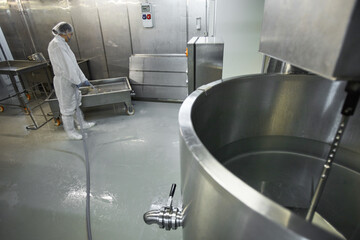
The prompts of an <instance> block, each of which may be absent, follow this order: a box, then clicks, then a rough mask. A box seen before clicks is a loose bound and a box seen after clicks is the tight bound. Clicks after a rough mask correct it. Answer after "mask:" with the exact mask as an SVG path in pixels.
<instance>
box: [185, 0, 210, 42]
mask: <svg viewBox="0 0 360 240" xmlns="http://www.w3.org/2000/svg"><path fill="white" fill-rule="evenodd" d="M187 2H188V3H187V12H188V33H187V35H188V39H187V41H189V40H190V39H191V38H192V37H204V36H207V29H206V28H207V27H206V11H207V9H206V5H207V0H188V1H187ZM199 18H200V29H197V28H196V21H197V19H199Z"/></svg>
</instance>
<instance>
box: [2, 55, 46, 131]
mask: <svg viewBox="0 0 360 240" xmlns="http://www.w3.org/2000/svg"><path fill="white" fill-rule="evenodd" d="M38 69H44V71H45V73H46V76H47V84H48V86H49V88H50V89H51V82H50V74H49V71H48V63H47V62H33V61H26V60H10V61H3V62H0V74H4V75H8V76H9V77H10V80H11V84H12V86H13V88H14V92H15V93H14V94H10V95H9V96H8V97H6V98H3V99H0V102H3V101H5V100H8V99H10V98H13V97H17V99H18V101H19V105H16V104H8V103H1V104H0V112H3V111H4V106H16V107H20V108H22V109H23V110H24V112H25V113H27V114H29V116H30V118H31V120H32V122H33V124H32V125H29V126H27V127H26V128H27V129H32V130H36V129H39V128H40V127H42V126H43V125H45V124H46V123H47V122H48V121H50V120H51V118H50V119H48V118H47V117H46V114H45V113H44V111H43V109H42V104H43V103H44V102H43V101H40V103H39V101H37V103H35V106H31V107H30V104H29V103H30V102H29V101H30V99H31V95H30V94H29V93H31V92H33V89H34V87H36V86H34V85H33V86H27V87H26V86H25V84H24V80H23V78H22V75H23V74H24V73H28V72H32V71H35V70H38ZM16 76H17V77H18V79H19V82H20V85H21V88H22V89H21V90H20V89H19V87H18V85H17V81H16V78H15V77H16ZM36 85H42V88H43V89H44V91H45V94H46V95H48V94H47V92H46V88H45V87H44V85H43V83H37V84H36ZM33 96H34V98H35V100H38V99H37V97H36V94H33ZM26 100H27V101H26ZM38 107H39V108H40V110H41V113H42V116H43V117H44V122H43V123H41V124H38V123H37V122H36V120H35V117H34V115H33V112H32V111H33V110H34V109H35V108H38Z"/></svg>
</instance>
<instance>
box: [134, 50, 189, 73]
mask: <svg viewBox="0 0 360 240" xmlns="http://www.w3.org/2000/svg"><path fill="white" fill-rule="evenodd" d="M130 70H131V71H163V72H165V71H166V72H186V71H187V58H186V56H185V54H164V55H154V54H136V55H133V56H131V57H130Z"/></svg>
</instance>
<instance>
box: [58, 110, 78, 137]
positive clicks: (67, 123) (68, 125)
mask: <svg viewBox="0 0 360 240" xmlns="http://www.w3.org/2000/svg"><path fill="white" fill-rule="evenodd" d="M62 120H63V125H64V130H65V132H66V134H67V135H68V137H69V138H70V139H74V140H81V139H82V136H81V134H80V133H78V132H77V131H76V130H75V127H74V116H64V115H63V116H62Z"/></svg>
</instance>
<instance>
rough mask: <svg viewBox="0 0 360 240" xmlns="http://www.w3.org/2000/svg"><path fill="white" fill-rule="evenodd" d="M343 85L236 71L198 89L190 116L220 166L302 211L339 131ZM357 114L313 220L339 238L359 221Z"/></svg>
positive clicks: (352, 230) (352, 231) (349, 234)
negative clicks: (238, 74)
mask: <svg viewBox="0 0 360 240" xmlns="http://www.w3.org/2000/svg"><path fill="white" fill-rule="evenodd" d="M343 89H344V83H338V82H336V83H334V82H331V81H329V80H326V79H322V78H320V77H316V76H303V75H298V76H287V77H284V76H281V75H272V76H264V75H258V76H249V77H243V78H241V79H236V78H233V79H230V80H227V81H224V82H223V83H221V84H219V85H216V86H215V87H213V88H211V89H209V90H208V91H207V93H206V94H202V95H200V96H199V97H198V99H196V101H195V103H194V106H193V109H192V112H191V117H192V120H193V125H194V129H195V131H196V133H197V135H198V137H199V138H200V140H201V142H202V143H203V144H204V146H205V147H206V148H207V149H208V150H209V152H210V153H211V154H212V155H213V156H214V157H215V158H216V159H217V160H218V161H219V162H220V163H221V164H222V165H223V166H224V167H225V168H227V169H228V170H229V171H230V172H231V173H232V174H234V175H236V176H237V177H238V178H239V179H241V180H242V181H244V182H245V183H246V184H248V185H250V186H251V187H252V188H254V189H256V190H257V191H258V192H260V193H262V194H263V195H264V196H266V197H267V198H269V199H271V200H272V201H274V202H276V203H278V204H280V205H281V206H283V207H285V208H287V209H289V210H291V211H292V212H293V213H294V214H296V215H298V216H300V217H303V218H305V215H306V213H307V211H308V208H309V206H310V202H311V199H312V197H313V195H314V192H315V187H316V184H317V182H318V180H319V177H320V175H321V170H322V167H323V165H324V163H325V161H326V157H327V153H328V152H329V150H330V142H331V136H332V135H333V134H334V131H335V132H336V128H335V129H334V126H336V122H338V121H339V115H340V114H339V112H340V107H341V100H340V99H341V98H342V97H343V95H344V92H343ZM323 91H326V92H330V95H331V97H330V96H329V95H326V94H321V93H322V92H323ZM358 110H359V109H358ZM359 116H360V114H359V111H358V112H357V115H355V116H354V117H353V119H351V120H350V122H349V125H348V129H347V132H346V133H345V135H344V138H343V140H342V144H341V146H340V148H339V149H338V153H337V155H336V163H334V166H333V169H332V170H331V174H330V175H329V179H328V182H327V184H326V187H325V190H324V193H323V195H322V197H321V199H320V203H319V206H318V209H317V214H318V217H317V219H321V220H316V219H315V220H314V221H317V222H318V223H319V224H317V225H319V226H320V227H323V228H324V227H325V228H327V230H329V231H332V232H333V233H334V234H337V235H338V236H340V237H341V238H343V239H355V238H354V234H355V233H356V232H357V231H358V229H357V228H358V222H359V221H360V215H359V212H360V206H359V204H358V203H359V202H360V192H359V191H358V187H357V186H358V185H359V184H360V152H359V148H358V146H359V139H358V138H354V134H356V133H358V132H359V130H360V129H359V126H358V125H357V124H356V122H358V121H359ZM210 119H211V121H210ZM324 220H325V222H326V223H328V224H325V226H324V225H323V224H321V222H323V221H324ZM315 224H316V223H315ZM326 225H328V227H326Z"/></svg>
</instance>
